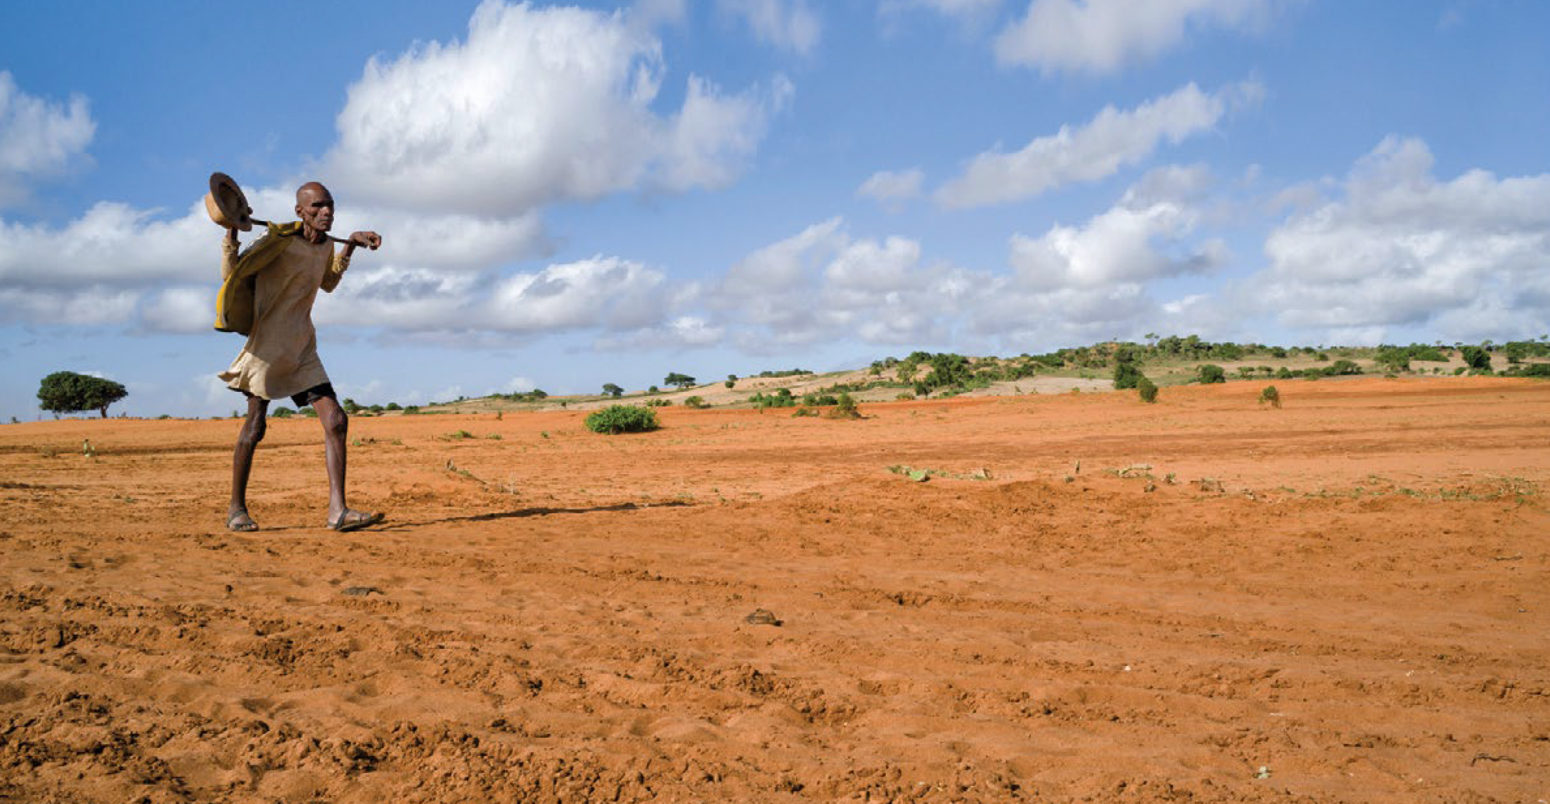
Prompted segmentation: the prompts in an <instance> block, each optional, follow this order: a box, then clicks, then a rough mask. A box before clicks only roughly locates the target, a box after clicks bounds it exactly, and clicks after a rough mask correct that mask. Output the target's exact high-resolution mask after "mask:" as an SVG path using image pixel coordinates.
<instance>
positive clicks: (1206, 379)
mask: <svg viewBox="0 0 1550 804" xmlns="http://www.w3.org/2000/svg"><path fill="white" fill-rule="evenodd" d="M1195 376H1196V378H1197V379H1199V380H1200V384H1201V385H1210V384H1211V383H1215V382H1227V372H1225V371H1223V370H1222V367H1221V366H1218V365H1216V364H1215V363H1203V364H1201V365H1199V366H1196V367H1195Z"/></svg>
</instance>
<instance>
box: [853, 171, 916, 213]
mask: <svg viewBox="0 0 1550 804" xmlns="http://www.w3.org/2000/svg"><path fill="white" fill-rule="evenodd" d="M923 181H925V174H924V173H922V172H921V171H920V170H919V169H911V170H901V171H890V170H882V171H878V172H877V173H873V174H872V175H871V177H869V178H868V179H867V180H866V181H864V182H862V183H861V186H860V187H857V188H856V195H857V196H860V197H862V198H872V199H876V200H878V201H881V202H883V203H885V204H897V203H898V202H900V201H906V200H908V199H911V198H919V197H920V185H921V183H922V182H923Z"/></svg>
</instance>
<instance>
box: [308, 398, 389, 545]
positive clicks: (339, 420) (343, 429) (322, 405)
mask: <svg viewBox="0 0 1550 804" xmlns="http://www.w3.org/2000/svg"><path fill="white" fill-rule="evenodd" d="M312 409H313V410H316V411H317V412H318V421H319V422H321V423H322V425H323V457H324V461H325V462H326V463H327V464H328V526H329V527H331V528H333V529H334V530H354V529H356V528H359V527H364V526H366V525H373V524H376V523H377V522H380V521H381V520H382V515H381V514H368V513H366V512H364V511H355V510H351V508H350V507H349V506H348V505H345V501H344V481H345V466H346V460H345V457H346V456H345V451H346V449H347V448H348V440H349V436H350V417H349V416H346V415H345V412H344V409H343V408H341V407H339V401H338V400H336V399H333V398H330V397H326V396H325V397H323V398H321V399H317V400H314V401H313V403H312Z"/></svg>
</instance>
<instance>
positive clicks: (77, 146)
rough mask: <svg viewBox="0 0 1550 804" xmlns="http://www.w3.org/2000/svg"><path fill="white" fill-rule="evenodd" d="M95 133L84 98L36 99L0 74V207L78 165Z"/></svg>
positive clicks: (18, 200) (22, 198) (18, 201)
mask: <svg viewBox="0 0 1550 804" xmlns="http://www.w3.org/2000/svg"><path fill="white" fill-rule="evenodd" d="M96 132H97V124H96V123H95V122H94V121H93V120H92V118H91V112H90V111H89V110H88V109H87V103H86V98H85V97H83V96H80V95H71V96H70V100H69V101H68V102H66V103H59V102H52V101H49V100H45V99H43V98H38V97H35V96H32V95H29V94H27V93H26V92H23V91H22V90H21V88H20V87H18V86H17V85H16V80H15V79H14V78H12V77H11V74H10V73H9V72H7V71H4V70H0V208H3V207H6V206H11V205H15V204H18V203H21V202H24V201H26V200H27V198H28V197H29V196H30V194H31V187H32V185H33V183H35V182H37V181H39V180H41V179H47V178H51V177H54V176H58V175H60V174H62V173H66V172H68V171H70V170H72V169H74V168H77V167H79V166H81V165H83V164H84V163H85V162H86V161H87V159H88V157H87V156H86V146H87V145H89V144H91V140H92V136H93V135H95V134H96Z"/></svg>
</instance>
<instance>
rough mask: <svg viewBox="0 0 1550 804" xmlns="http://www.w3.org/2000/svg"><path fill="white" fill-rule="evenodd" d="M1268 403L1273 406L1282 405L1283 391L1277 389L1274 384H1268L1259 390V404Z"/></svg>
mask: <svg viewBox="0 0 1550 804" xmlns="http://www.w3.org/2000/svg"><path fill="white" fill-rule="evenodd" d="M1266 403H1269V404H1270V406H1271V407H1273V408H1279V407H1281V392H1280V391H1277V390H1276V387H1275V386H1274V385H1267V386H1265V389H1264V390H1262V391H1260V392H1259V404H1261V405H1263V404H1266Z"/></svg>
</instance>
